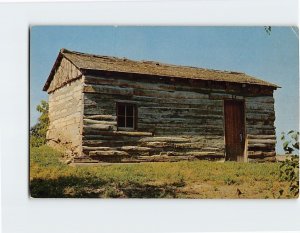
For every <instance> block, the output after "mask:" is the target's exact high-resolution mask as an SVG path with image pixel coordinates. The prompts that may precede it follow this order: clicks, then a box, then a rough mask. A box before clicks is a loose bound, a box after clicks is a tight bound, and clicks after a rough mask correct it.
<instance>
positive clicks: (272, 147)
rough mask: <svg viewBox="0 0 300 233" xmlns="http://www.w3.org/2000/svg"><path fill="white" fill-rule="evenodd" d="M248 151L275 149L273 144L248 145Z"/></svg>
mask: <svg viewBox="0 0 300 233" xmlns="http://www.w3.org/2000/svg"><path fill="white" fill-rule="evenodd" d="M248 149H249V150H251V149H275V143H274V144H258V143H257V144H248Z"/></svg>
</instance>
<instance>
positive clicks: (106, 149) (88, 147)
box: [82, 146, 118, 151]
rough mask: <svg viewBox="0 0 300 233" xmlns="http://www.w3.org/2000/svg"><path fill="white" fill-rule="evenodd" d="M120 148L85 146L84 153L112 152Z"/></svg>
mask: <svg viewBox="0 0 300 233" xmlns="http://www.w3.org/2000/svg"><path fill="white" fill-rule="evenodd" d="M117 149H118V148H114V147H108V146H102V147H101V146H83V147H82V150H83V151H110V150H117Z"/></svg>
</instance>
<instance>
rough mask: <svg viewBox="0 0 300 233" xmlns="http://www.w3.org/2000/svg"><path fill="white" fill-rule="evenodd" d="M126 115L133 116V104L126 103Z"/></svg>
mask: <svg viewBox="0 0 300 233" xmlns="http://www.w3.org/2000/svg"><path fill="white" fill-rule="evenodd" d="M126 116H129V117H133V105H127V109H126Z"/></svg>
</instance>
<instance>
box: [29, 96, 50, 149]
mask: <svg viewBox="0 0 300 233" xmlns="http://www.w3.org/2000/svg"><path fill="white" fill-rule="evenodd" d="M36 110H37V111H38V112H40V113H41V115H40V117H39V118H38V123H37V124H35V125H34V126H33V127H31V129H30V145H31V146H33V147H39V146H41V145H44V144H45V143H46V134H47V130H48V127H49V117H48V112H49V105H48V102H47V101H45V100H42V101H41V103H40V104H39V105H38V106H37V107H36Z"/></svg>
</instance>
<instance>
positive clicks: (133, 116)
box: [116, 102, 138, 131]
mask: <svg viewBox="0 0 300 233" xmlns="http://www.w3.org/2000/svg"><path fill="white" fill-rule="evenodd" d="M120 105H123V106H125V113H124V116H123V117H124V119H125V127H120V126H119V117H120V114H119V106H120ZM128 106H132V108H133V115H132V121H133V122H132V127H127V126H126V123H127V118H129V117H131V116H127V107H128ZM137 111H138V110H137V106H136V104H134V103H130V102H116V116H117V130H121V131H134V130H136V129H137V116H138V114H137Z"/></svg>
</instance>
